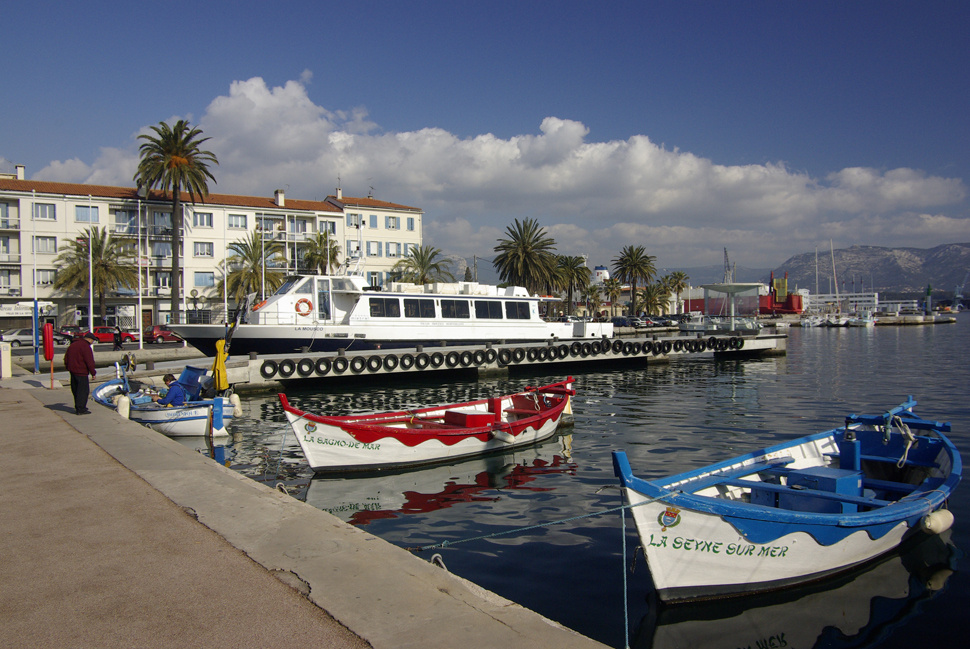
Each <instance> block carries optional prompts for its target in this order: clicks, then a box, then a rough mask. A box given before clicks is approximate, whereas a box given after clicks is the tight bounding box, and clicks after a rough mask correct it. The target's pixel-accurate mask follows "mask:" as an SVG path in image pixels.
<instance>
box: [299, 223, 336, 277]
mask: <svg viewBox="0 0 970 649" xmlns="http://www.w3.org/2000/svg"><path fill="white" fill-rule="evenodd" d="M303 264H304V266H305V267H306V268H310V269H313V270H316V271H317V272H319V271H320V270H321V269H322V270H323V274H324V275H328V274H330V273H331V272H336V271H337V269H338V268H340V245H338V244H337V240H336V239H333V238H331V237H330V233H329V232H327V231H323V232H317V235H316V236H315V237H313V238H312V239H310V240H309V241H308V242H307V246H306V251H305V252H304V253H303Z"/></svg>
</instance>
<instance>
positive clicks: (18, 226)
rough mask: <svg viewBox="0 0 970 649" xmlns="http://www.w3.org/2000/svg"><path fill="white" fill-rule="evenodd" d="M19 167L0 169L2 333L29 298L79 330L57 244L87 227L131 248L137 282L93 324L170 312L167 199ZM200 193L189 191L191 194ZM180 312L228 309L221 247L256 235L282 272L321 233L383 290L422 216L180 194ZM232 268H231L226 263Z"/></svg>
mask: <svg viewBox="0 0 970 649" xmlns="http://www.w3.org/2000/svg"><path fill="white" fill-rule="evenodd" d="M24 176H25V173H24V168H23V166H19V165H18V166H17V167H16V173H14V174H0V329H8V328H13V327H22V326H30V314H31V305H32V303H33V299H34V297H35V296H36V298H37V300H38V302H39V305H40V307H41V309H40V310H41V315H42V321H43V322H54V323H55V324H56V325H58V326H61V325H68V324H75V323H78V324H81V325H82V326H87V323H88V309H89V302H90V300H89V296H88V292H87V290H84V291H83V292H71V293H63V292H60V291H55V290H54V288H53V284H54V280H55V278H56V276H57V270H58V269H57V267H56V265H55V259H56V258H57V256H58V254H59V252H60V251H61V250H62V249H63V247H64V245H65V244H66V243H68V242H70V241H73V240H76V239H79V238H82V237H84V236H86V235H85V233H86V232H87V230H88V228H89V227H92V226H93V227H98V228H107V230H108V232H110V233H111V236H112V237H118V238H122V239H124V240H125V241H126V243H127V244H128V245H130V246H131V247H132V248H134V249H135V250H137V254H136V255H135V256H134V258H133V261H134V263H135V264H136V265H137V267H138V269H139V276H140V281H141V287H140V290H139V288H137V287H136V288H133V289H127V288H117V289H116V290H113V291H111V292H110V293H109V294H108V296H107V308H106V313H105V314H103V316H104V317H103V318H102V317H101V316H102V314H100V313H98V310H99V306H98V298H97V296H94V299H93V303H94V315H95V322H96V323H100V322H104V323H106V324H116V323H117V324H118V325H119V326H121V327H122V328H128V329H135V328H141V327H144V326H149V325H153V324H164V323H167V322H170V321H171V319H172V313H171V284H172V280H171V262H172V254H173V250H172V244H171V234H172V215H171V211H172V205H171V198H170V195H165V194H163V193H162V192H158V191H152V192H150V193H146V192H144V191H141V192H139V190H137V189H136V188H134V187H109V186H101V185H83V184H74V183H57V182H47V181H37V180H26V179H25V178H24ZM197 198H198V197H197ZM182 201H183V203H182V211H183V229H182V249H181V250H179V251H177V252H178V254H180V255H181V262H180V263H181V268H182V282H181V286H182V295H181V296H180V297H181V304H180V310H181V311H182V312H183V319H184V320H186V321H199V322H222V321H224V319H225V318H226V317H227V316H228V315H229V314H231V313H232V311H233V310H234V309H235V307H236V305H235V303H234V302H233V299H232V297H231V296H227V295H224V294H217V290H216V288H217V284H218V283H219V280H220V279H221V278H222V277H223V273H224V272H225V270H224V269H225V268H226V264H224V263H223V262H224V261H225V260H226V259H227V258H229V259H230V262H231V257H232V251H231V250H230V249H229V245H230V244H232V243H233V242H234V241H239V240H242V239H246V238H248V237H250V236H252V234H253V232H258V233H259V235H260V236H261V237H262V239H263V240H264V241H277V242H279V243H280V244H282V245H283V248H284V249H285V254H284V255H283V258H282V259H281V260H279V261H278V262H277V263H276V264H275V265H276V266H277V267H278V269H279V270H285V271H286V272H287V273H305V272H313V271H308V269H307V268H306V267H305V265H304V264H303V254H304V253H305V251H306V246H307V242H308V241H309V240H310V239H312V238H315V237H316V235H317V234H318V233H322V232H329V233H330V234H331V236H332V237H334V238H336V240H337V242H338V243H339V245H340V247H341V255H340V261H341V263H342V264H343V265H344V268H345V269H349V270H352V271H357V272H362V273H364V274H365V276H366V277H367V278H368V280H369V281H370V283H371V284H372V285H382V284H383V283H384V282H385V281H386V280H387V278H388V274H389V272H390V271H391V268H392V267H393V266H394V264H395V263H397V262H398V261H399V260H400V259H401V258H402V257H406V256H407V255H408V253H409V251H410V250H411V248H412V247H415V246H420V245H421V241H422V238H421V227H422V223H421V220H422V216H423V213H422V211H421V210H420V209H418V208H415V207H408V206H406V205H399V204H396V203H390V202H387V201H382V200H378V199H376V198H374V197H373V196H368V197H366V198H356V197H348V196H344V195H343V192H342V191H341V189H339V188H338V189H337V190H336V193H335V195H330V196H327V198H326V199H325V200H322V201H306V200H294V199H290V198H287V197H286V196H285V193H284V191H283V190H277V191H276V192H275V193H274V195H273V197H271V198H269V197H260V196H235V195H230V194H210V195H209V196H208V197H206V198H205V201H204V202H202V201H201V200H197V202H196V203H192V202H191V201H190V200H189V196H188V194H185V193H183V196H182ZM229 268H230V271H231V270H232V266H229Z"/></svg>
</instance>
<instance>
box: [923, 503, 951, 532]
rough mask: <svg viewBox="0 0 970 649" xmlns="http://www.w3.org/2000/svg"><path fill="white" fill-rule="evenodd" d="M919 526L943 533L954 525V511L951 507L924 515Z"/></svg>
mask: <svg viewBox="0 0 970 649" xmlns="http://www.w3.org/2000/svg"><path fill="white" fill-rule="evenodd" d="M919 526H920V527H921V528H923V531H924V532H929V533H930V534H941V533H943V532H945V531H947V530H948V529H950V528H951V527H953V512H951V511H950V510H949V509H938V510H936V511H935V512H931V513H929V514H927V515H926V516H924V517H923V520H921V521H920V522H919Z"/></svg>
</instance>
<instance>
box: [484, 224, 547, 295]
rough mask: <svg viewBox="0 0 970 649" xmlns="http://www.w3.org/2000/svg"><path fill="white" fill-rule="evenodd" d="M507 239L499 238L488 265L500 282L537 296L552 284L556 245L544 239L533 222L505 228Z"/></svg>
mask: <svg viewBox="0 0 970 649" xmlns="http://www.w3.org/2000/svg"><path fill="white" fill-rule="evenodd" d="M505 231H506V233H507V234H508V237H509V238H508V239H499V240H498V245H497V246H495V252H497V253H499V254H498V255H497V256H496V257H495V261H493V262H492V265H493V266H495V270H497V271H498V274H499V277H500V278H501V279H502V281H503V282H508V283H509V284H517V285H519V286H524V287H525V288H526V289H527V290H528V291H529V292H530V293H538V292H539V291H540V290H541V289H542V288H543V287H545V286H548V285H550V284H551V283H553V278H554V277H555V271H556V256H555V254H554V253H555V250H556V242H555V241H554V240H553V239H551V238H549V237H547V236H546V231H545V229H543V228H541V227H539V222H538V221H536V220H535V219H525V220H524V221H521V222H520V221H519V220H518V219H515V225H510V226H509V227H507V228H506V229H505Z"/></svg>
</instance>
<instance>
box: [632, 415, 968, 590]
mask: <svg viewBox="0 0 970 649" xmlns="http://www.w3.org/2000/svg"><path fill="white" fill-rule="evenodd" d="M915 405H916V401H915V400H913V398H912V397H910V398H909V400H907V401H906V402H905V403H903V404H902V405H900V406H898V407H896V408H893V409H892V410H889V411H888V412H886V413H885V414H882V415H850V416H848V417H846V420H845V426H844V427H840V428H835V429H832V430H829V431H825V432H821V433H816V434H814V435H809V436H807V437H802V438H799V439H795V440H792V441H790V442H786V443H784V444H779V445H777V446H772V447H769V448H765V449H761V450H758V451H755V452H753V453H748V454H747V455H742V456H740V457H737V458H734V459H731V460H726V461H724V462H719V463H717V464H713V465H711V466H707V467H704V468H702V469H696V470H694V471H688V472H686V473H681V474H679V475H675V476H672V477H669V478H660V479H657V480H644V479H641V478H637V477H635V476H634V475H633V470H632V469H631V467H630V463H629V460H628V459H627V456H626V454H625V453H623V452H620V451H614V453H613V468H614V471H615V473H616V475H617V476H618V477H619V478H620V482H621V486H622V489H623V493H624V498H625V500H626V502H627V503H629V504H630V505H632V507H631V508H630V511H631V513H632V515H633V519H634V521H635V523H636V527H637V531H638V533H639V535H640V540H641V545H642V546H643V550H644V553H645V554H646V558H647V563H648V565H649V568H650V574H651V577H652V579H653V583H654V586H655V587H656V590H657V594H658V596H659V597H660V599H661V600H664V601H680V600H687V599H699V598H712V597H720V596H725V595H738V594H742V593H751V592H759V591H766V590H772V589H775V588H781V587H785V586H790V585H794V584H798V583H803V582H808V581H812V580H816V579H820V578H822V577H825V576H828V575H832V574H835V573H838V572H842V571H845V570H848V569H850V568H852V567H854V566H859V565H861V564H863V563H865V562H867V561H869V560H871V559H874V558H875V557H878V556H880V555H882V554H884V553H886V552H889V551H891V550H893V549H895V548H896V547H897V546H898V545H899V544H900V543H901V542H903V541H904V540H906V539H908V538H909V537H911V536H912V535H914V534H916V533H917V532H919V531H920V530H923V531H926V532H931V533H939V532H941V531H944V530H946V529H949V527H950V526H951V525H952V524H953V516H952V514H951V513H950V512H949V510H947V509H943V508H942V507H943V506H944V505H945V504H946V501H947V499H948V498H949V496H950V492H951V491H952V490H953V488H954V487H956V485H957V484H958V483H959V482H960V476H961V472H962V469H963V466H962V463H961V460H960V454H959V452H958V451H957V449H956V447H954V445H953V444H952V443H951V442H950V440H949V439H947V438H946V437H945V436H944V435H943V433H945V432H948V431H949V430H950V425H949V424H948V423H941V422H937V421H929V420H925V419H921V418H920V417H918V416H917V415H915V414H914V413H913V407H914V406H915Z"/></svg>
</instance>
